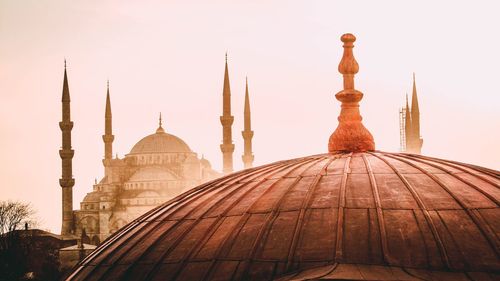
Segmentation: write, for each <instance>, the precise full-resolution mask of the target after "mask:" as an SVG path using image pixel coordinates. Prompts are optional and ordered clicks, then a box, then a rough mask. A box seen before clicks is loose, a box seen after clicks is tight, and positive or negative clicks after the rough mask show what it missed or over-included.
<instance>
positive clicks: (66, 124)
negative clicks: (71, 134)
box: [59, 121, 73, 131]
mask: <svg viewBox="0 0 500 281" xmlns="http://www.w3.org/2000/svg"><path fill="white" fill-rule="evenodd" d="M59 128H61V131H70V130H71V129H73V122H72V121H61V122H59Z"/></svg>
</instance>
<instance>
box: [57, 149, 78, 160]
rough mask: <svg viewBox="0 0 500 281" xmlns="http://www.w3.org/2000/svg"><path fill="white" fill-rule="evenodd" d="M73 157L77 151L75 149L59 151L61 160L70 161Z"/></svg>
mask: <svg viewBox="0 0 500 281" xmlns="http://www.w3.org/2000/svg"><path fill="white" fill-rule="evenodd" d="M73 155H75V151H74V150H73V149H60V150H59V156H61V159H68V158H70V159H71V158H73Z"/></svg>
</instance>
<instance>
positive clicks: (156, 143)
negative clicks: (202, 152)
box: [130, 129, 191, 154]
mask: <svg viewBox="0 0 500 281" xmlns="http://www.w3.org/2000/svg"><path fill="white" fill-rule="evenodd" d="M176 152H177V153H178V152H181V153H182V152H191V149H190V148H189V146H188V145H187V144H186V143H185V142H184V141H183V140H181V139H180V138H178V137H176V136H174V135H171V134H168V133H165V132H164V131H163V129H162V130H161V131H160V130H157V132H156V133H154V134H151V135H149V136H147V137H145V138H143V139H142V140H140V141H139V142H138V143H136V144H135V145H134V147H133V148H132V150H131V151H130V154H148V153H176Z"/></svg>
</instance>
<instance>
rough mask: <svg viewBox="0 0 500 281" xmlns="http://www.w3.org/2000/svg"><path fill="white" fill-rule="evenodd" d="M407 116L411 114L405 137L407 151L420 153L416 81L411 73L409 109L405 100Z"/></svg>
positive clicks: (420, 141) (421, 142)
mask: <svg viewBox="0 0 500 281" xmlns="http://www.w3.org/2000/svg"><path fill="white" fill-rule="evenodd" d="M407 108H408V109H407V118H408V117H410V116H411V127H410V130H409V134H408V136H409V137H407V139H408V141H407V144H408V145H407V149H406V151H407V152H410V153H416V154H420V153H421V152H422V144H423V142H424V141H423V140H422V139H421V138H420V110H419V107H418V97H417V83H416V82H415V73H413V89H412V94H411V110H410V108H409V107H408V101H407Z"/></svg>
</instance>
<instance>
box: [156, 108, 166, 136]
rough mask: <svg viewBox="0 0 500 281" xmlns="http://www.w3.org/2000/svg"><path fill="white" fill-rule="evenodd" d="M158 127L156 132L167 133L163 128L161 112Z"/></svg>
mask: <svg viewBox="0 0 500 281" xmlns="http://www.w3.org/2000/svg"><path fill="white" fill-rule="evenodd" d="M158 125H159V126H158V129H156V133H165V130H163V127H162V126H161V125H162V119H161V112H160V118H158Z"/></svg>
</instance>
